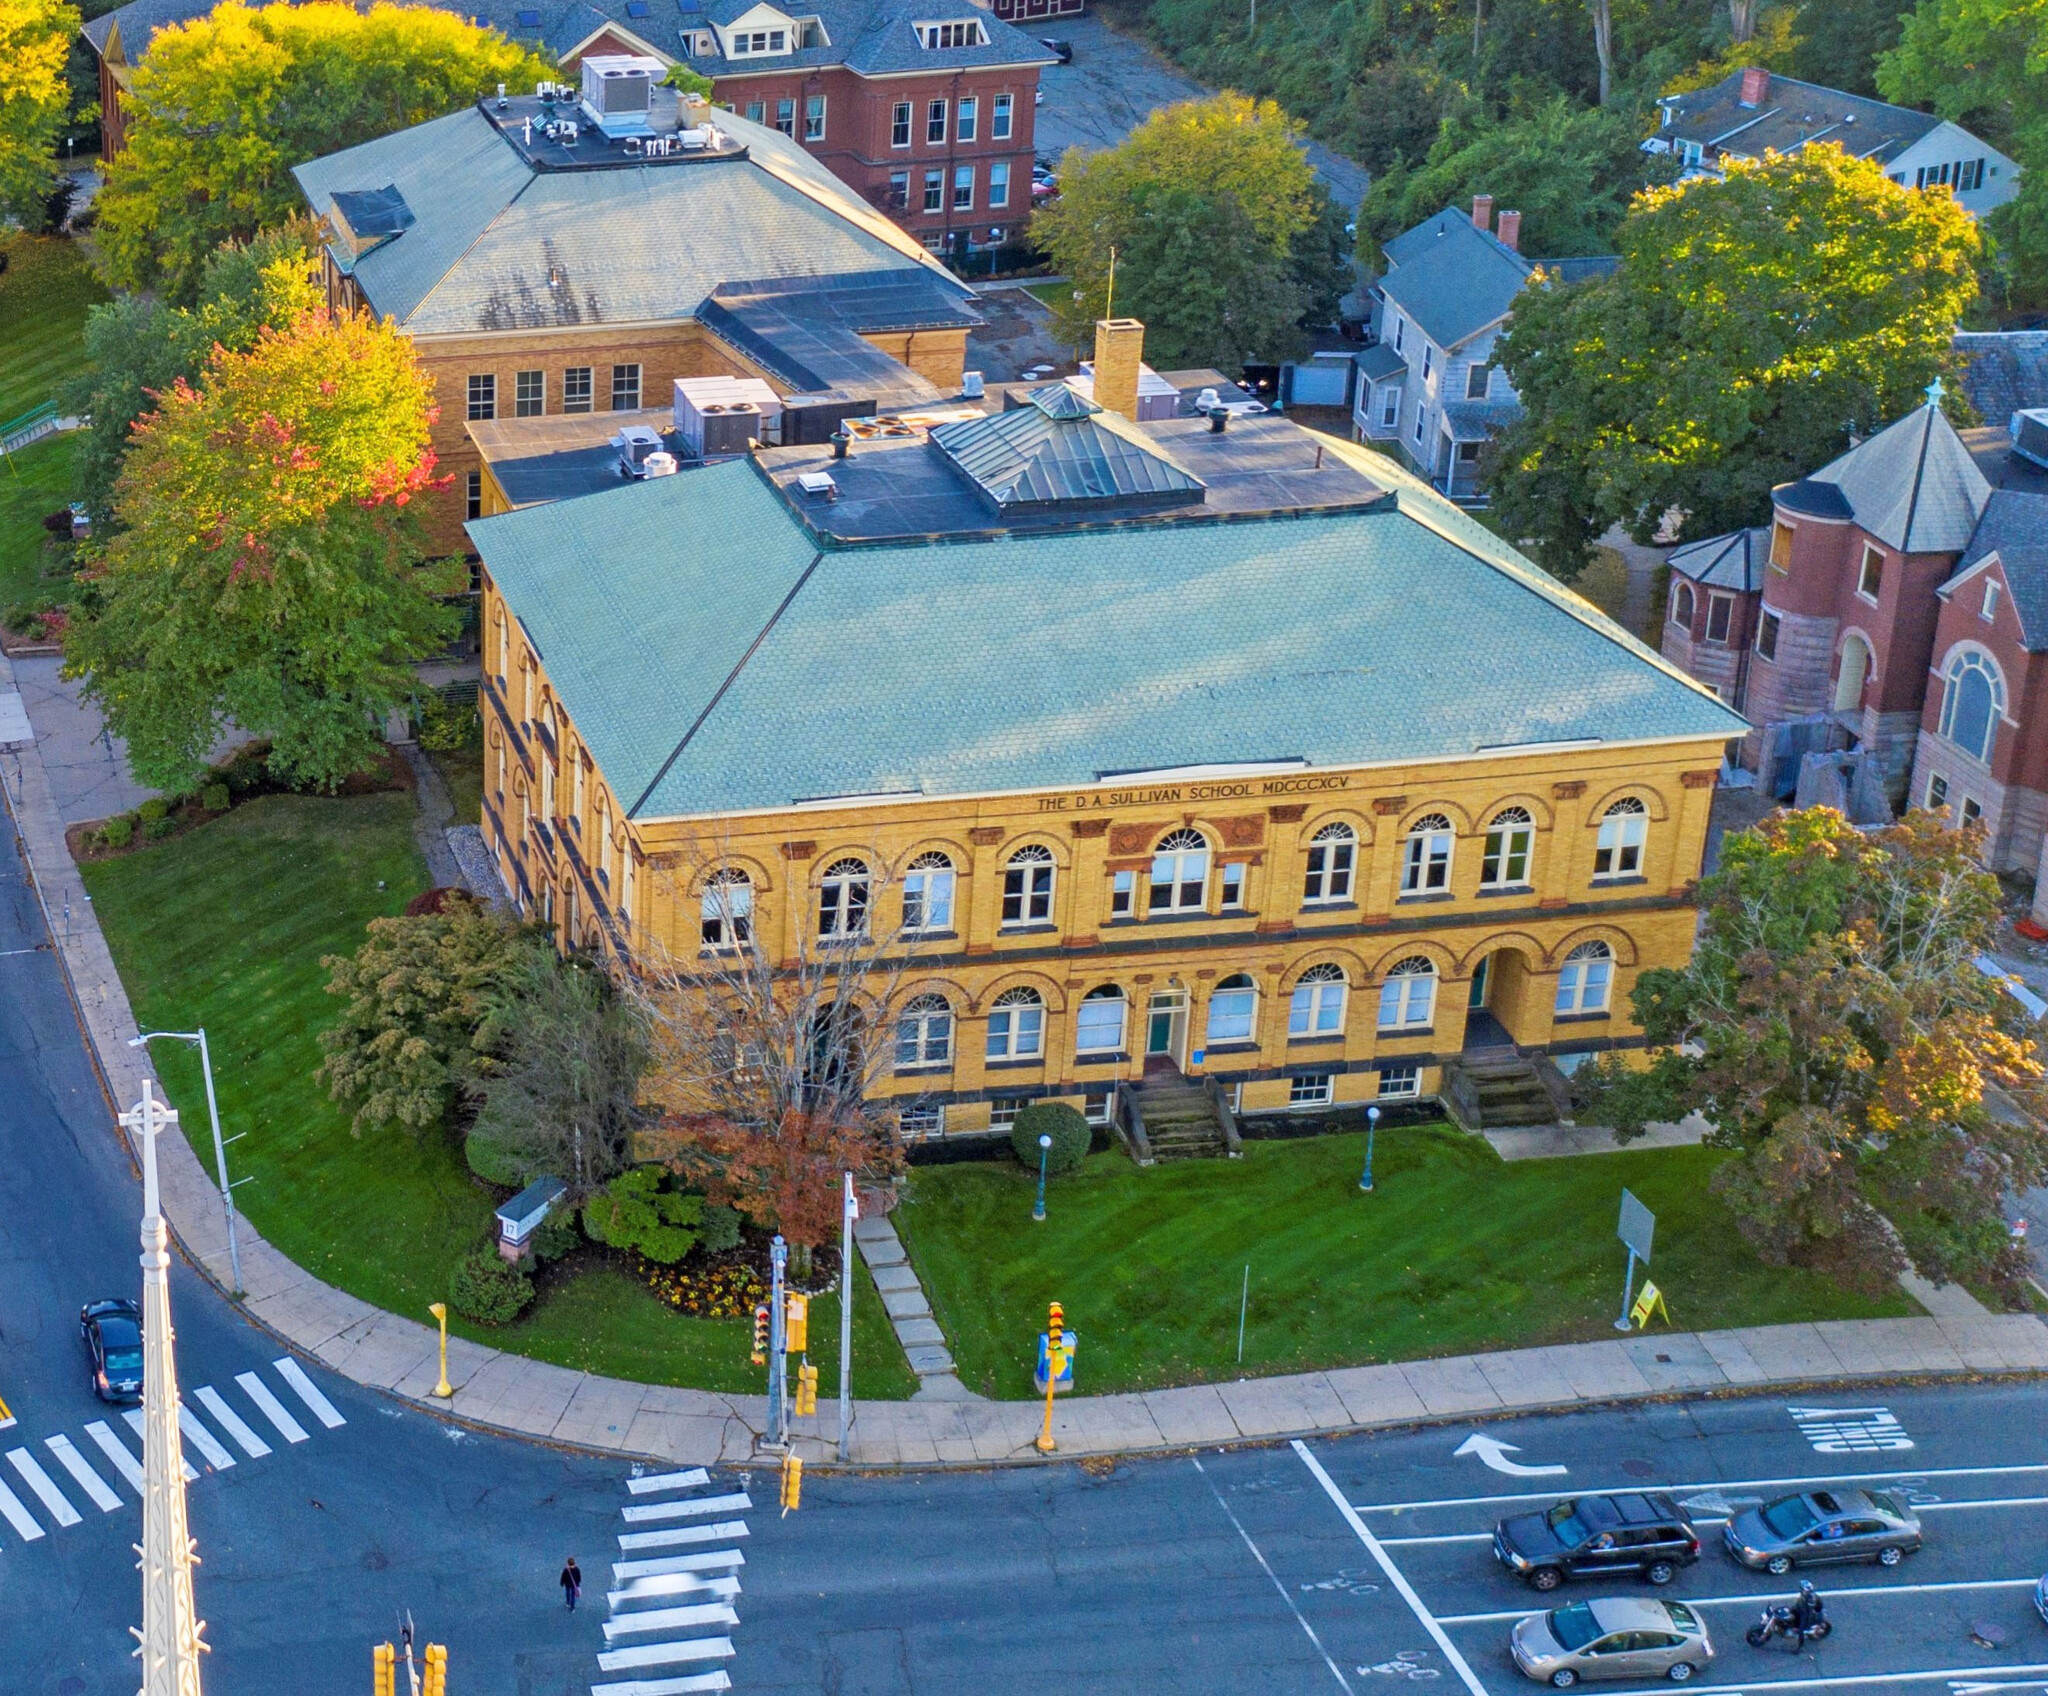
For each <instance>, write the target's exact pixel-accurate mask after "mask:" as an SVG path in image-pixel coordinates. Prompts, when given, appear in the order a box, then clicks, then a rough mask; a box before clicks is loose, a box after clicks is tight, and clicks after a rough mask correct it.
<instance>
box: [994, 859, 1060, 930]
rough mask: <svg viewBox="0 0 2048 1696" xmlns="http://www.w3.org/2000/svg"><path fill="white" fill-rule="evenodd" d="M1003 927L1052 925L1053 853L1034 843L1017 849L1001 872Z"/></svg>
mask: <svg viewBox="0 0 2048 1696" xmlns="http://www.w3.org/2000/svg"><path fill="white" fill-rule="evenodd" d="M1003 923H1004V924H1006V925H1049V924H1051V923H1052V850H1051V849H1050V848H1041V847H1040V846H1039V845H1038V844H1037V843H1035V842H1034V843H1032V844H1030V845H1029V846H1028V847H1024V848H1019V849H1018V850H1017V852H1016V853H1014V854H1012V855H1011V856H1010V863H1009V864H1008V865H1007V866H1005V867H1004V868H1003Z"/></svg>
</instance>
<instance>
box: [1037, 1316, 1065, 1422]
mask: <svg viewBox="0 0 2048 1696" xmlns="http://www.w3.org/2000/svg"><path fill="white" fill-rule="evenodd" d="M1066 1329H1067V1316H1066V1312H1065V1310H1064V1309H1063V1308H1062V1307H1061V1306H1060V1304H1059V1303H1058V1302H1054V1303H1053V1304H1052V1306H1051V1307H1050V1308H1049V1309H1048V1310H1047V1313H1046V1322H1045V1428H1044V1429H1043V1430H1042V1431H1040V1432H1039V1433H1038V1452H1039V1453H1040V1454H1042V1455H1049V1454H1051V1453H1052V1452H1053V1450H1054V1449H1055V1448H1056V1447H1058V1445H1057V1444H1055V1443H1054V1442H1053V1438H1052V1398H1053V1392H1054V1391H1055V1390H1057V1389H1058V1388H1059V1382H1060V1368H1061V1367H1063V1366H1065V1365H1066V1363H1067V1348H1066V1340H1065V1339H1066Z"/></svg>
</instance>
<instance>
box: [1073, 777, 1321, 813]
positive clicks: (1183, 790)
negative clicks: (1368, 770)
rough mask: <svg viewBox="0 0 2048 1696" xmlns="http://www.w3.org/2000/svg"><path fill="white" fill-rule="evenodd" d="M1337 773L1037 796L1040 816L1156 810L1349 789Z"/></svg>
mask: <svg viewBox="0 0 2048 1696" xmlns="http://www.w3.org/2000/svg"><path fill="white" fill-rule="evenodd" d="M1350 787H1351V778H1350V776H1349V775H1348V774H1345V773H1341V772H1303V773H1298V774H1296V775H1294V776H1290V777H1247V778H1239V779H1236V780H1234V781H1232V782H1228V783H1170V784H1163V785H1161V786H1160V787H1158V788H1155V789H1089V790H1082V791H1079V792H1077V793H1075V794H1072V795H1041V796H1040V797H1039V798H1038V810H1039V811H1040V812H1041V813H1095V812H1106V811H1108V810H1109V809H1111V808H1114V807H1157V806H1164V805H1168V804H1170V803H1173V802H1176V801H1237V800H1246V799H1249V798H1251V797H1253V796H1259V795H1314V794H1319V793H1321V792H1322V791H1325V790H1330V789H1349V788H1350Z"/></svg>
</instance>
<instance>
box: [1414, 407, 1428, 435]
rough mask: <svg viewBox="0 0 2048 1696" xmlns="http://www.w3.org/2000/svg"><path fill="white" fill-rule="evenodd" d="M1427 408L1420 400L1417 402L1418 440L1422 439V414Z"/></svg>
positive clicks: (1416, 423) (1416, 430)
mask: <svg viewBox="0 0 2048 1696" xmlns="http://www.w3.org/2000/svg"><path fill="white" fill-rule="evenodd" d="M1427 410H1428V409H1427V408H1426V407H1424V406H1423V404H1422V403H1421V402H1420V401H1417V402H1416V403H1415V439H1416V441H1417V442H1420V441H1421V440H1422V415H1423V413H1424V412H1425V411H1427Z"/></svg>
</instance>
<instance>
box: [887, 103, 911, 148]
mask: <svg viewBox="0 0 2048 1696" xmlns="http://www.w3.org/2000/svg"><path fill="white" fill-rule="evenodd" d="M889 145H890V146H891V147H908V146H909V145H910V102H909V101H907V100H899V101H897V102H896V104H895V106H894V107H893V108H891V110H890V113H889Z"/></svg>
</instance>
